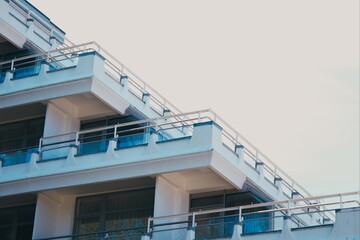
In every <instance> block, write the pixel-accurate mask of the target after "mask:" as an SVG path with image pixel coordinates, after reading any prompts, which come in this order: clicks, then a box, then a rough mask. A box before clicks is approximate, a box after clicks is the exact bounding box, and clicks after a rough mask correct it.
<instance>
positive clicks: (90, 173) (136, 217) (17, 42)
mask: <svg viewBox="0 0 360 240" xmlns="http://www.w3.org/2000/svg"><path fill="white" fill-rule="evenodd" d="M0 30H1V31H0V58H1V59H0V239H1V240H2V239H4V240H5V239H6V240H7V239H21V240H25V239H129V240H130V239H131V240H132V239H143V240H145V239H147V240H150V239H154V240H156V239H159V240H171V239H187V240H194V239H230V238H231V239H233V240H235V239H299V240H301V239H359V235H360V234H359V227H358V226H359V223H360V222H359V214H360V210H359V192H350V193H341V194H340V193H335V194H333V195H328V196H316V197H315V196H312V195H311V194H310V193H309V192H308V191H306V189H304V188H303V187H301V185H300V184H299V183H297V182H296V181H295V180H293V179H292V178H291V177H290V176H289V175H288V174H286V172H284V171H283V170H281V168H280V167H278V166H277V165H276V164H275V163H274V162H273V161H271V160H270V159H269V158H267V157H266V155H264V154H263V153H262V152H261V151H260V150H259V149H257V148H256V147H255V146H253V145H252V144H251V143H250V142H249V141H248V140H246V138H244V137H243V136H242V135H241V134H240V133H238V132H237V131H236V130H235V129H233V128H232V127H231V126H230V125H228V124H227V123H226V122H225V120H223V119H222V118H221V117H220V116H218V115H217V114H216V113H214V112H213V111H211V110H200V111H194V112H189V113H183V112H181V111H180V110H179V109H177V108H176V106H174V105H173V104H171V103H170V102H169V101H168V100H167V99H166V98H164V97H163V96H162V95H161V94H159V93H158V92H157V91H156V90H155V89H153V88H152V87H151V86H149V85H148V84H147V83H146V82H145V81H143V80H142V79H140V78H139V77H138V76H137V75H136V74H135V73H133V72H132V71H131V70H130V69H128V68H127V67H126V66H125V65H123V64H122V63H121V62H119V61H118V60H116V59H115V58H114V57H113V56H112V55H111V54H110V53H109V52H107V51H106V50H105V49H103V48H102V47H101V46H99V45H98V44H97V43H95V42H88V43H83V44H74V43H72V42H71V41H69V40H68V39H67V38H66V37H65V32H64V31H63V30H62V29H61V28H59V27H58V26H56V25H55V24H54V23H52V22H51V21H50V19H49V18H48V17H47V16H46V15H44V14H43V13H42V12H41V11H39V10H38V9H36V8H35V7H34V6H32V5H31V4H30V3H29V2H27V1H26V0H0ZM304 174H305V173H304Z"/></svg>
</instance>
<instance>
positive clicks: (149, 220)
mask: <svg viewBox="0 0 360 240" xmlns="http://www.w3.org/2000/svg"><path fill="white" fill-rule="evenodd" d="M150 224H151V217H149V218H148V220H147V228H146V232H147V233H150Z"/></svg>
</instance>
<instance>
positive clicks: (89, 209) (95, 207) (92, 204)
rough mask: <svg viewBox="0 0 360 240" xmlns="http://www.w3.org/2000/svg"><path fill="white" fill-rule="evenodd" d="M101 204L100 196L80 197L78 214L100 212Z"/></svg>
mask: <svg viewBox="0 0 360 240" xmlns="http://www.w3.org/2000/svg"><path fill="white" fill-rule="evenodd" d="M101 205H102V198H101V197H95V198H83V199H80V200H79V203H78V206H79V207H78V211H79V212H78V214H79V215H86V214H93V213H100V210H101Z"/></svg>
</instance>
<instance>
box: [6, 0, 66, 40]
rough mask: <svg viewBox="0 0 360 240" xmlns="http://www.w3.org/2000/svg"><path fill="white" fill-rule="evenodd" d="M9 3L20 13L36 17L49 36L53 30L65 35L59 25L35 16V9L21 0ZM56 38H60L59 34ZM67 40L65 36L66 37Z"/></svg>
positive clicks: (39, 25)
mask: <svg viewBox="0 0 360 240" xmlns="http://www.w3.org/2000/svg"><path fill="white" fill-rule="evenodd" d="M9 5H10V6H11V7H13V8H14V9H15V10H16V11H17V12H18V13H19V14H21V15H22V16H24V17H26V18H32V19H34V22H35V24H36V25H37V26H38V27H39V28H40V29H41V30H43V31H45V33H47V34H48V35H49V36H52V34H53V32H56V34H57V35H58V36H64V33H63V32H61V31H59V30H58V27H57V26H55V25H54V26H53V25H51V24H50V23H48V22H46V21H42V20H41V19H40V17H34V18H33V13H34V12H33V11H32V10H31V9H30V8H29V7H28V6H26V5H25V4H24V3H22V2H20V1H16V0H11V1H9ZM55 37H56V38H58V37H57V36H55ZM64 40H65V38H64ZM58 41H59V42H62V41H60V40H58Z"/></svg>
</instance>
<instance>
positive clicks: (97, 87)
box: [0, 52, 130, 119]
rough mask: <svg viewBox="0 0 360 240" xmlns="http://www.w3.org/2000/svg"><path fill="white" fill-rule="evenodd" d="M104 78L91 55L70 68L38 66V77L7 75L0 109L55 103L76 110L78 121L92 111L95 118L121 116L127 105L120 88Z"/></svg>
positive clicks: (0, 92)
mask: <svg viewBox="0 0 360 240" xmlns="http://www.w3.org/2000/svg"><path fill="white" fill-rule="evenodd" d="M104 75H105V71H104V69H103V62H102V58H101V56H100V55H98V54H96V53H95V52H93V53H92V54H86V55H84V56H81V57H79V62H78V64H77V65H76V66H74V67H70V68H66V69H59V70H55V71H49V70H48V69H47V65H45V64H42V65H41V70H40V72H39V74H35V75H32V76H27V77H24V78H20V79H11V78H10V77H9V76H8V75H7V78H6V79H5V81H4V83H3V84H0V109H5V108H13V107H17V106H21V105H25V104H31V103H38V102H43V103H46V102H49V101H52V100H55V101H57V102H59V101H63V102H64V101H66V102H67V103H68V105H72V106H73V107H76V108H77V109H78V110H77V111H78V114H79V118H80V119H82V118H84V119H86V117H87V116H89V113H88V112H89V111H96V110H98V111H99V115H101V114H104V113H106V114H107V113H109V112H115V113H121V114H124V113H125V111H126V109H127V108H128V107H129V105H130V104H129V103H128V102H127V101H126V100H125V99H124V98H123V97H122V96H121V94H120V87H118V88H115V87H114V86H112V85H111V83H110V84H108V82H107V79H106V78H104ZM118 85H119V84H118ZM117 90H118V91H117ZM102 112H103V113H102ZM95 115H96V114H95Z"/></svg>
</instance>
